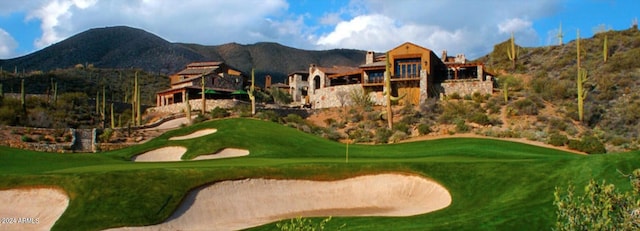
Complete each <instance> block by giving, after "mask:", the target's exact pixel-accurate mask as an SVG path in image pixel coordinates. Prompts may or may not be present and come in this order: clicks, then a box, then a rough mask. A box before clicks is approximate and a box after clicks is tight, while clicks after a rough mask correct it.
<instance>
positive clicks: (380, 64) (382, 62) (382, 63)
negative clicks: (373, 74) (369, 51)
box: [360, 60, 387, 67]
mask: <svg viewBox="0 0 640 231" xmlns="http://www.w3.org/2000/svg"><path fill="white" fill-rule="evenodd" d="M385 65H387V62H386V61H385V60H383V61H378V62H373V63H367V64H362V65H360V67H384V66H385Z"/></svg>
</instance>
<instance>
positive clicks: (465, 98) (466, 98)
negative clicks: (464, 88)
mask: <svg viewBox="0 0 640 231" xmlns="http://www.w3.org/2000/svg"><path fill="white" fill-rule="evenodd" d="M462 98H463V99H464V100H471V95H468V94H467V95H464V97H462Z"/></svg>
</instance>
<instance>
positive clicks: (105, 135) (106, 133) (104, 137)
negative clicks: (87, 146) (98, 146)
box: [98, 128, 113, 143]
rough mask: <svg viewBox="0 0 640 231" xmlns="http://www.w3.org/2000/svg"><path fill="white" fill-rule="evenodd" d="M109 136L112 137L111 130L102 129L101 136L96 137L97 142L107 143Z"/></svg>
mask: <svg viewBox="0 0 640 231" xmlns="http://www.w3.org/2000/svg"><path fill="white" fill-rule="evenodd" d="M111 136H113V129H111V128H107V129H104V131H102V134H100V135H99V136H98V140H99V141H100V143H108V142H109V139H111Z"/></svg>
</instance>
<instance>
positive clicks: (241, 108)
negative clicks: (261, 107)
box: [231, 104, 258, 117]
mask: <svg viewBox="0 0 640 231" xmlns="http://www.w3.org/2000/svg"><path fill="white" fill-rule="evenodd" d="M231 110H232V111H233V112H235V113H236V114H238V115H239V116H240V117H251V116H253V115H251V105H249V104H236V105H235V106H234V107H233V108H232V109H231ZM256 114H258V113H256Z"/></svg>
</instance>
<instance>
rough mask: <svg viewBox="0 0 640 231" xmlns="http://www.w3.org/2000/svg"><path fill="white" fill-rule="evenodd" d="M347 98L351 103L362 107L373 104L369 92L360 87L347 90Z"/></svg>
mask: <svg viewBox="0 0 640 231" xmlns="http://www.w3.org/2000/svg"><path fill="white" fill-rule="evenodd" d="M349 99H351V102H352V103H353V105H355V106H358V107H362V108H367V107H371V106H373V104H374V103H373V100H371V97H369V92H367V91H365V90H364V89H362V88H353V89H352V90H351V91H350V92H349Z"/></svg>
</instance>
